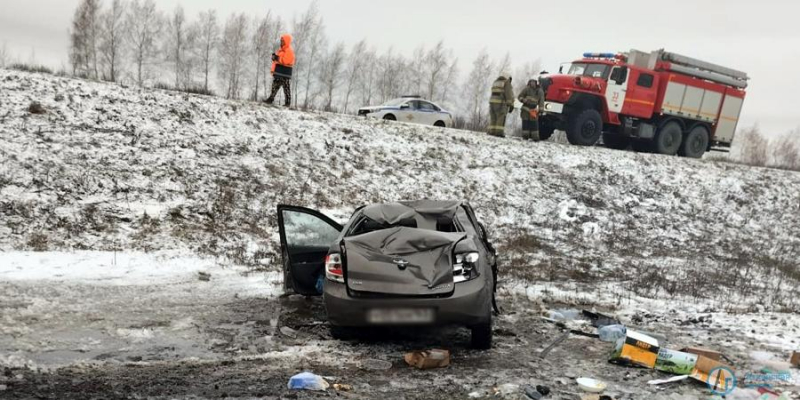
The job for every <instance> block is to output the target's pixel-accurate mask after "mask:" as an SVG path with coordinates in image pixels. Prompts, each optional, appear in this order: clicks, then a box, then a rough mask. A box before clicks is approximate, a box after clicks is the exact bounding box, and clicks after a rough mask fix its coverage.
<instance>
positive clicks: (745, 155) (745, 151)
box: [739, 125, 769, 166]
mask: <svg viewBox="0 0 800 400" xmlns="http://www.w3.org/2000/svg"><path fill="white" fill-rule="evenodd" d="M739 137H740V139H739V145H740V150H739V158H740V161H741V162H742V163H745V164H749V165H756V166H764V165H766V164H767V161H768V158H767V148H768V144H769V143H768V142H767V139H766V138H764V136H763V135H762V134H761V130H760V129H759V128H758V126H757V125H754V126H752V127H750V128H747V129H745V130H744V131H743V132H741V133H740V134H739Z"/></svg>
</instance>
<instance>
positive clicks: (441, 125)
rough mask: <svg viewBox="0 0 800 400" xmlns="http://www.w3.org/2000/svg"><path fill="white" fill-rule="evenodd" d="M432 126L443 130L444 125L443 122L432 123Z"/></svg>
mask: <svg viewBox="0 0 800 400" xmlns="http://www.w3.org/2000/svg"><path fill="white" fill-rule="evenodd" d="M433 126H438V127H439V128H444V127H445V124H444V121H436V123H434V124H433Z"/></svg>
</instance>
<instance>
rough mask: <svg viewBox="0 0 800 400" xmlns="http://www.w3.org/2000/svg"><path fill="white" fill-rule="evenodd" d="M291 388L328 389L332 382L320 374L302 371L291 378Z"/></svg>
mask: <svg viewBox="0 0 800 400" xmlns="http://www.w3.org/2000/svg"><path fill="white" fill-rule="evenodd" d="M288 386H289V389H295V390H327V389H328V387H329V386H330V384H329V383H328V382H327V381H325V379H322V377H321V376H319V375H314V374H312V373H311V372H301V373H299V374H297V375H295V376H293V377H291V378H289V385H288Z"/></svg>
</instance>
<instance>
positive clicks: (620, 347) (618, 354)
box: [610, 330, 659, 369]
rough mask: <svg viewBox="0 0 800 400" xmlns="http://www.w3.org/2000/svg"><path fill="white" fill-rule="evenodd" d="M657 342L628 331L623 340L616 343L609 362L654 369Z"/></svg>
mask: <svg viewBox="0 0 800 400" xmlns="http://www.w3.org/2000/svg"><path fill="white" fill-rule="evenodd" d="M658 349H659V347H658V340H657V339H655V338H653V337H650V336H647V335H645V334H643V333H639V332H636V331H633V330H628V331H627V334H626V336H625V340H619V341H617V346H616V348H615V349H614V353H613V354H612V355H611V359H610V361H614V362H617V363H620V364H631V365H638V366H641V367H645V368H651V369H652V368H655V366H656V359H657V358H658Z"/></svg>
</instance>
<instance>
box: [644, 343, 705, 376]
mask: <svg viewBox="0 0 800 400" xmlns="http://www.w3.org/2000/svg"><path fill="white" fill-rule="evenodd" d="M697 357H698V355H697V354H692V353H684V352H682V351H675V350H670V349H665V348H662V349H660V350H659V351H658V357H657V358H656V365H655V369H657V370H659V371H662V372H668V373H671V374H676V375H688V374H691V373H692V370H693V369H694V367H695V364H697Z"/></svg>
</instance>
